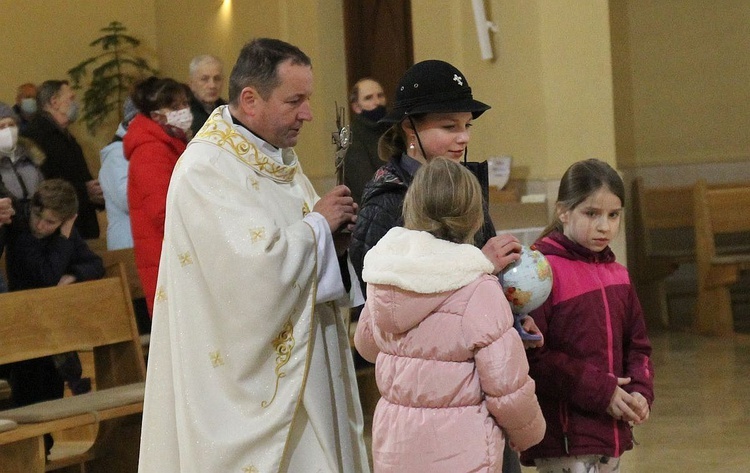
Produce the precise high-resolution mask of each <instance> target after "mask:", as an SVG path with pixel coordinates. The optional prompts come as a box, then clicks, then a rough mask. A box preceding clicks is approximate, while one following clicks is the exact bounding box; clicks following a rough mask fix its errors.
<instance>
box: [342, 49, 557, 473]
mask: <svg viewBox="0 0 750 473" xmlns="http://www.w3.org/2000/svg"><path fill="white" fill-rule="evenodd" d="M395 96H396V103H395V104H394V106H393V110H392V111H391V112H390V113H389V114H387V115H386V116H385V117H384V118H383V119H382V120H381V121H382V122H384V123H387V124H389V125H390V128H389V129H388V130H387V131H386V132H385V133H384V134H383V136H382V137H381V138H380V142H379V143H378V151H379V154H380V158H381V159H383V160H384V161H388V162H387V163H386V164H385V165H384V166H383V167H381V168H380V169H378V170H377V171H376V172H375V176H374V177H373V178H372V180H371V181H370V182H368V183H367V185H366V186H365V189H364V191H363V193H362V203H361V206H360V211H359V213H358V217H357V223H356V225H355V227H354V231H353V232H352V240H351V243H350V245H349V255H350V257H351V261H352V264H353V266H354V269H355V271H356V272H357V276H358V277H359V280H360V281H363V279H362V269H363V267H364V260H365V255H366V254H367V252H368V251H369V250H370V249H371V248H372V247H373V246H375V244H376V243H378V241H380V239H381V238H382V237H383V236H384V235H385V234H386V233H388V231H389V230H390V229H391V228H393V227H397V226H399V227H402V226H404V220H403V216H402V207H403V203H404V197H405V195H406V191H407V189H408V188H409V186H410V185H411V182H412V179H413V177H414V174H415V173H416V171H417V170H418V169H419V168H420V166H422V165H423V164H425V163H427V162H429V161H430V160H432V159H433V158H436V157H440V156H442V157H445V158H448V159H450V160H452V161H456V162H459V161H461V160H462V159H463V158H464V156H465V154H466V153H467V149H468V144H469V139H470V131H469V130H470V128H471V126H472V124H473V121H474V120H475V119H477V118H479V116H481V115H482V114H483V113H484V112H485V111H487V110H488V109H489V108H490V106H489V105H487V104H485V103H483V102H480V101H478V100H475V99H474V97H473V95H472V91H471V87H469V82H468V80H467V79H466V76H465V75H463V73H462V72H461V71H459V70H458V69H457V68H456V67H455V66H453V65H452V64H449V63H447V62H445V61H440V60H426V61H422V62H419V63H417V64H415V65H413V66H412V67H410V68H409V69H408V70H407V71H406V72H405V73H404V75H403V76H402V77H401V80H400V81H399V84H398V87H397V89H396V95H395ZM483 211H484V212H483V213H484V225H483V226H482V228H480V229H479V231H478V232H477V233H476V234H475V235H474V245H475V246H476V247H478V248H480V249H481V250H482V253H484V255H485V256H486V257H487V259H488V260H489V261H490V262H491V263H492V264H493V266H494V270H493V274H497V273H499V272H500V271H502V270H503V269H504V268H505V267H506V266H507V265H509V264H510V263H512V262H514V261H517V260H518V259H519V258H520V254H519V252H520V250H521V244H520V242H519V241H518V239H517V238H516V237H514V236H512V235H507V234H506V235H499V236H498V235H497V233H496V231H495V227H494V225H493V223H492V220H491V218H490V216H489V212H488V209H487V204H486V202H485V203H483ZM361 284H362V291H363V293H365V294H366V293H367V287H366V284H365V283H364V282H362V283H361ZM505 302H506V301H505V300H502V301H498V304H504V303H505ZM523 328H524V329H525V330H526V331H527V332H529V333H535V334H536V333H539V330H538V328H537V327H536V325H535V324H534V323H533V320H532V319H531V317H526V319H525V320H524V324H523ZM542 344H543V341H524V345H525V346H526V347H527V348H529V347H537V346H541V345H542ZM520 471H521V466H520V461H519V457H518V454H517V453H516V452H513V451H512V450H511V449H510V447H509V445H508V443H506V449H505V452H504V460H503V472H504V473H511V472H512V473H520Z"/></svg>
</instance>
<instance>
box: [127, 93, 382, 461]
mask: <svg viewBox="0 0 750 473" xmlns="http://www.w3.org/2000/svg"><path fill="white" fill-rule="evenodd" d="M317 199H318V196H317V194H316V193H315V191H314V189H313V187H312V185H311V184H310V182H309V181H308V179H307V178H306V177H305V176H304V174H303V173H302V170H301V169H300V166H299V163H298V161H297V157H296V155H295V154H294V151H293V150H291V149H287V150H274V149H273V148H271V147H270V146H268V145H267V144H266V143H264V142H262V141H261V140H259V139H258V138H257V137H254V136H253V135H252V134H250V133H248V132H247V130H244V129H241V128H240V127H237V126H236V125H233V124H232V122H231V117H230V115H229V110H228V108H227V107H220V108H218V109H216V110H215V111H214V113H213V114H212V115H211V117H210V118H209V119H208V121H207V122H206V124H205V125H204V127H203V128H202V129H201V131H200V132H199V133H198V134H197V135H196V137H195V138H194V139H193V140H192V141H191V142H190V144H189V145H188V147H187V150H186V151H185V153H184V154H183V155H182V157H181V158H180V160H179V161H178V163H177V166H176V167H175V170H174V173H173V175H172V178H171V182H170V186H169V192H168V195H167V216H166V222H165V229H164V230H165V231H164V243H163V247H162V255H161V262H160V266H159V281H158V284H157V294H156V299H155V302H154V317H153V325H152V332H151V344H150V348H149V360H148V371H147V376H146V398H145V402H144V413H143V431H142V436H141V451H140V465H139V471H140V472H141V473H192V472H195V473H198V472H200V473H272V472H273V473H275V472H280V471H282V472H285V471H289V472H300V473H303V472H304V473H313V472H341V473H348V472H354V473H358V472H369V466H368V461H367V455H366V451H365V446H364V441H363V439H362V428H363V422H362V411H361V407H360V403H359V395H358V393H357V385H356V378H355V374H354V366H353V363H352V358H351V351H350V348H349V337H348V331H347V329H346V327H344V323H343V320H342V318H341V316H340V312H339V310H338V307H337V306H336V303H335V302H333V301H332V300H328V299H334V298H337V297H340V296H345V292H344V291H343V285H342V284H341V282H340V277H338V278H331V277H330V274H332V273H331V271H332V270H333V271H335V272H338V265H337V262H336V259H335V252H334V251H333V245H332V241H331V237H330V230H329V229H328V226H327V223H325V219H323V217H322V216H321V215H319V214H317V213H312V214H309V212H310V211H311V209H312V208H313V206H314V204H315V202H316V201H317ZM308 214H309V215H308ZM325 273H328V276H326V274H325ZM331 280H336V283H335V284H332V283H330V281H331ZM336 285H339V286H340V287H341V289H340V290H337V289H336V288H337V287H338V286H336ZM331 287H334V289H331Z"/></svg>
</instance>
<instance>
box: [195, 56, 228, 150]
mask: <svg viewBox="0 0 750 473" xmlns="http://www.w3.org/2000/svg"><path fill="white" fill-rule="evenodd" d="M223 69H224V65H223V64H222V62H221V59H219V58H218V57H216V56H212V55H210V54H201V55H200V56H195V57H194V58H193V60H192V61H190V71H189V72H190V80H189V81H188V85H189V86H190V91H191V92H192V95H191V97H190V111H191V112H192V114H193V124H192V125H191V127H190V128H191V129H192V130H193V136H195V135H196V134H197V133H198V130H200V129H201V127H202V126H203V124H204V123H206V120H208V116H209V115H210V114H211V112H213V111H214V109H215V108H216V107H218V106H219V105H225V104H226V102H225V101H224V99H222V98H221V97H220V94H221V88H222V87H223V86H224V71H223Z"/></svg>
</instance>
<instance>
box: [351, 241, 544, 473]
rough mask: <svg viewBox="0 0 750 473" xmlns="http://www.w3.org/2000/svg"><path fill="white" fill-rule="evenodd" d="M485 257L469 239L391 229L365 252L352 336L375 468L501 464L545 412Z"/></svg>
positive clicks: (537, 435) (538, 426) (435, 471)
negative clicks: (371, 393) (360, 305)
mask: <svg viewBox="0 0 750 473" xmlns="http://www.w3.org/2000/svg"><path fill="white" fill-rule="evenodd" d="M492 270H493V267H492V264H491V263H490V262H489V261H488V260H487V259H486V258H485V257H484V255H483V254H482V252H481V251H480V250H479V249H478V248H475V247H474V246H471V245H457V244H454V243H450V242H447V241H443V240H439V239H437V238H435V237H433V236H432V235H430V234H429V233H426V232H417V231H413V230H406V229H404V228H400V227H396V228H393V229H391V230H390V231H389V232H388V233H387V234H386V235H385V236H384V237H383V238H382V239H381V240H380V241H379V242H378V244H377V245H376V246H374V247H373V248H372V249H371V250H370V251H369V252H368V253H367V255H366V256H365V262H364V269H363V273H362V275H363V279H364V280H365V281H366V282H367V303H366V305H365V308H364V310H363V311H362V314H361V316H360V319H359V324H358V325H357V331H356V334H355V338H354V343H355V345H356V347H357V350H358V351H359V353H360V354H361V355H362V356H363V357H364V358H366V359H367V360H369V361H371V362H375V363H376V365H375V374H376V379H377V383H378V388H379V390H380V394H381V396H382V397H381V399H380V401H379V402H378V405H377V407H376V409H375V417H374V421H373V433H372V436H373V440H372V452H373V462H374V467H375V472H376V473H380V472H399V473H403V472H410V473H412V472H430V473H439V472H446V473H447V472H450V473H461V472H490V471H491V472H500V471H501V469H502V457H503V447H504V441H505V437H506V436H507V437H508V439H509V440H510V444H511V446H512V447H513V448H515V449H517V450H524V449H526V448H529V447H531V446H532V445H534V444H536V443H537V442H539V441H540V440H541V439H542V437H543V436H544V430H545V422H544V418H543V417H542V413H541V410H540V408H539V404H538V403H537V399H536V395H535V393H534V381H533V380H532V379H531V378H530V377H529V376H528V369H529V367H528V364H527V362H526V355H525V353H524V348H523V344H522V342H521V339H520V337H519V336H518V333H517V332H516V331H515V330H514V329H513V318H512V314H511V311H510V307H509V305H508V303H507V301H506V299H505V297H504V296H503V292H502V289H501V288H500V285H499V283H498V280H497V278H496V277H495V276H492V275H491V274H490V273H491V272H492Z"/></svg>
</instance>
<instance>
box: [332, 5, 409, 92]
mask: <svg viewBox="0 0 750 473" xmlns="http://www.w3.org/2000/svg"><path fill="white" fill-rule="evenodd" d="M344 36H345V41H346V79H347V85H348V88H349V90H351V88H352V86H353V85H354V83H355V82H357V81H358V80H359V79H361V78H362V77H372V78H373V79H375V80H377V81H378V82H380V83H381V84H382V86H383V89H384V91H385V94H386V97H388V104H389V106H390V105H391V104H393V99H394V94H395V91H396V86H397V85H398V80H399V79H400V78H401V76H402V75H403V74H404V72H405V71H406V69H408V68H409V66H411V65H412V64H413V63H414V48H413V44H412V32H411V1H409V0H344Z"/></svg>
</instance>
